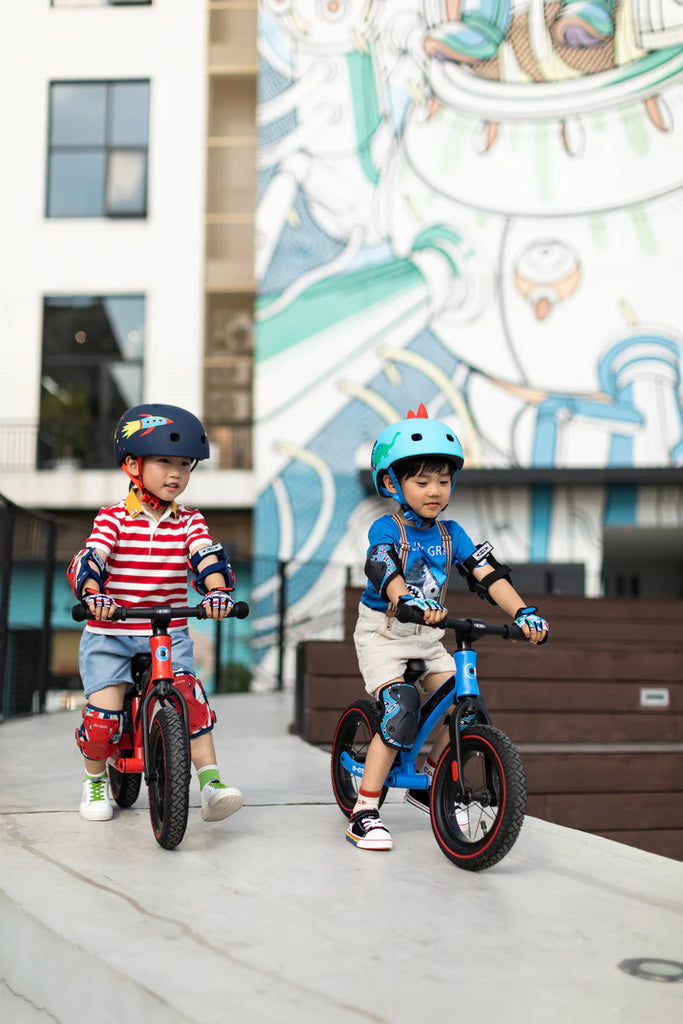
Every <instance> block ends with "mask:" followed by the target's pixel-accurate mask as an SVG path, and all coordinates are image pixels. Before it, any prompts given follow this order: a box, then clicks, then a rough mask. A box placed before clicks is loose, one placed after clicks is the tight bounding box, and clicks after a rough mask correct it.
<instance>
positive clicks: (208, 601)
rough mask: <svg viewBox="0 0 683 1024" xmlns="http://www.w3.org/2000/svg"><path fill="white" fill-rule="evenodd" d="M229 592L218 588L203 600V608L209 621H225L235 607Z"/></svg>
mask: <svg viewBox="0 0 683 1024" xmlns="http://www.w3.org/2000/svg"><path fill="white" fill-rule="evenodd" d="M234 603H235V602H234V601H233V599H232V598H231V597H230V594H229V593H228V591H227V590H224V589H223V588H220V587H217V588H216V589H215V590H210V591H209V592H208V594H206V595H205V596H204V597H203V598H202V608H203V609H204V614H205V615H206V618H207V619H224V618H225V617H226V615H229V614H230V610H231V608H232V606H233V605H234Z"/></svg>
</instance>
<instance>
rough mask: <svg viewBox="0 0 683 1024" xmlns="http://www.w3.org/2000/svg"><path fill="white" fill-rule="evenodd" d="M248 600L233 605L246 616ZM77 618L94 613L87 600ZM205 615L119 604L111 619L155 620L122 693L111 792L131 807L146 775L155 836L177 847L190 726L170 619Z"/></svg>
mask: <svg viewBox="0 0 683 1024" xmlns="http://www.w3.org/2000/svg"><path fill="white" fill-rule="evenodd" d="M248 614H249V605H248V604H246V603H245V602H244V601H238V602H237V603H236V604H234V605H233V607H232V608H231V610H230V615H231V616H232V617H233V618H237V619H244V618H246V617H247V615H248ZM71 615H72V618H73V619H75V620H76V622H84V621H86V620H87V619H89V618H90V613H89V611H88V609H87V608H86V606H85V605H84V604H77V605H74V607H73V608H72V609H71ZM179 618H192V619H204V618H206V615H205V614H204V609H203V608H202V606H201V605H197V606H196V607H192V608H188V607H172V606H171V605H157V606H155V607H154V608H124V607H121V606H119V607H118V608H117V609H116V611H115V612H114V615H113V616H112V619H113V620H114V621H115V620H117V619H118V620H122V619H147V620H148V621H149V622H151V624H152V635H151V636H150V637H149V638H148V639H149V654H147V653H146V652H145V653H144V654H136V655H135V657H134V658H133V660H132V662H131V672H132V677H133V683H132V685H131V686H129V688H128V691H127V692H126V696H125V698H124V703H123V710H124V712H125V715H126V724H125V730H124V733H123V736H122V738H121V743H120V745H119V750H118V754H117V755H116V756H115V757H110V758H109V760H108V762H107V768H108V770H109V783H110V786H111V793H112V796H113V797H114V800H115V801H116V803H117V804H118V805H119V807H132V806H133V804H134V803H135V801H136V800H137V798H138V793H139V792H140V784H141V781H142V776H143V775H144V777H145V782H146V783H147V794H148V798H149V816H150V818H151V821H152V831H153V832H154V838H155V839H156V841H157V842H158V843H159V845H160V846H163V847H164V848H165V849H166V850H174V849H175V848H176V847H177V846H178V845H179V844H180V842H181V841H182V838H183V836H184V835H185V829H186V828H187V817H188V813H189V808H190V766H191V761H190V725H189V717H188V711H187V703H186V700H185V697H184V695H183V693H182V691H181V690H179V689H178V688H177V687H176V686H174V685H173V679H174V674H173V666H172V664H171V657H170V654H171V636H170V634H169V625H170V622H171V619H179Z"/></svg>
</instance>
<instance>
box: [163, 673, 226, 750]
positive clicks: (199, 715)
mask: <svg viewBox="0 0 683 1024" xmlns="http://www.w3.org/2000/svg"><path fill="white" fill-rule="evenodd" d="M173 685H174V686H177V687H178V689H179V690H180V691H181V693H182V694H183V696H184V697H185V700H186V701H187V713H188V715H189V718H190V736H191V737H193V738H194V737H195V736H201V734H202V733H203V732H210V731H211V729H213V725H214V722H215V721H216V712H215V711H212V710H211V708H210V707H209V699H208V697H207V696H206V690H205V689H204V687H203V686H202V681H201V679H197V677H196V676H191V675H190V674H189V673H180V674H179V675H177V676H176V677H175V678H174V680H173Z"/></svg>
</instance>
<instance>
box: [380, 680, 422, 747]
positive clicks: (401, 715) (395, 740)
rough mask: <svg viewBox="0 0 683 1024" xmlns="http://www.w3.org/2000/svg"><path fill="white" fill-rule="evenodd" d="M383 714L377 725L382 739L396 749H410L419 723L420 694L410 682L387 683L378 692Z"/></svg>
mask: <svg viewBox="0 0 683 1024" xmlns="http://www.w3.org/2000/svg"><path fill="white" fill-rule="evenodd" d="M379 700H380V702H381V703H382V705H383V706H384V714H383V715H382V721H381V722H380V726H379V733H380V736H381V737H382V740H383V741H384V742H385V743H386V745H387V746H388V747H394V748H395V749H396V750H410V748H411V747H412V745H413V743H414V742H415V737H416V736H417V728H418V725H419V714H420V695H419V693H418V692H417V687H416V686H413V684H412V683H389V685H388V686H385V687H383V689H382V690H380V693H379Z"/></svg>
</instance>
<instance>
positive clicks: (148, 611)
mask: <svg viewBox="0 0 683 1024" xmlns="http://www.w3.org/2000/svg"><path fill="white" fill-rule="evenodd" d="M169 612H170V613H172V615H171V618H173V619H205V618H207V615H206V609H205V608H204V607H203V606H202V605H201V604H198V605H193V606H185V605H179V606H177V607H176V606H175V605H169V604H158V605H155V606H154V607H153V608H125V607H124V606H123V605H121V604H120V605H117V607H116V610H115V612H114V614H113V615H112V617H111V618H110V619H107V620H106V621H107V622H121V621H123V620H124V619H148V620H149V621H150V622H151V621H152V620H153V619H154V618H155V616H156V615H158V614H160V613H161V614H162V615H163V616H168V615H169ZM248 614H249V605H248V604H247V602H246V601H236V602H235V604H234V605H233V606H232V608H231V609H230V611H229V612H228V615H227V616H226V618H232V619H246V617H247V615H248ZM71 618H72V619H74V621H75V622H85V621H86V619H91V618H92V615H91V614H90V612H89V611H88V608H87V606H86V605H85V604H83V602H79V604H75V605H74V606H73V608H72V609H71Z"/></svg>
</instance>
